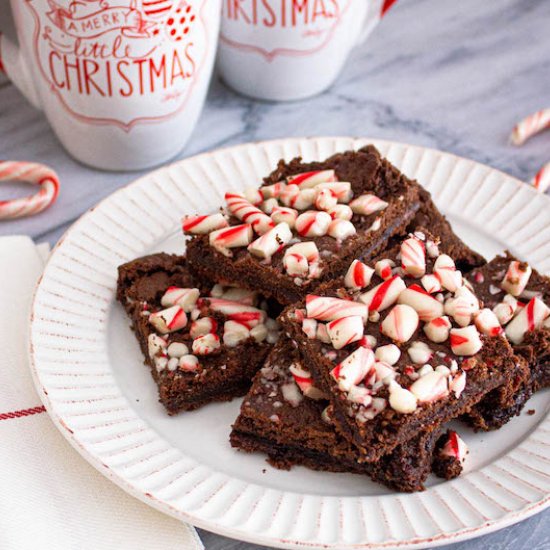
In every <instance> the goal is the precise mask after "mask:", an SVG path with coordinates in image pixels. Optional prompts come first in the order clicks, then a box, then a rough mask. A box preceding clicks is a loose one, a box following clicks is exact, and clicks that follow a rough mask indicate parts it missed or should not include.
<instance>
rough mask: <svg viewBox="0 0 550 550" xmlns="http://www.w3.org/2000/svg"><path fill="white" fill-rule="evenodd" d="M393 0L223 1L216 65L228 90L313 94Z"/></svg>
mask: <svg viewBox="0 0 550 550" xmlns="http://www.w3.org/2000/svg"><path fill="white" fill-rule="evenodd" d="M394 2H395V0H223V12H222V28H221V34H220V45H219V51H218V64H219V70H220V74H221V77H222V79H223V80H224V81H225V82H226V83H227V84H228V85H229V86H230V87H231V88H233V89H234V90H236V91H237V92H239V93H242V94H244V95H248V96H251V97H255V98H258V99H266V100H274V101H288V100H295V99H302V98H305V97H309V96H312V95H315V94H318V93H320V92H322V91H323V90H325V89H326V88H328V87H329V86H330V85H331V84H332V83H333V82H334V81H335V80H336V78H337V76H338V74H339V73H340V70H341V69H342V67H343V65H344V63H345V61H346V59H347V58H348V56H349V54H350V52H351V50H352V49H353V48H354V47H355V46H356V45H357V44H358V43H360V42H362V41H363V40H364V39H365V38H366V37H367V36H368V35H369V34H370V32H371V31H372V30H373V29H374V27H375V26H376V25H377V23H378V22H379V21H380V19H381V18H382V16H383V15H384V14H385V12H386V11H387V10H388V9H389V8H390V7H391V5H392V4H393V3H394Z"/></svg>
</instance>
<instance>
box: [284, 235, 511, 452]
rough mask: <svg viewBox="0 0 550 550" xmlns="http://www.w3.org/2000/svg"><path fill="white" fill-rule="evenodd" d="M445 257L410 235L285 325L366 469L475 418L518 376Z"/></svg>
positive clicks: (288, 315)
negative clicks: (474, 410) (425, 434)
mask: <svg viewBox="0 0 550 550" xmlns="http://www.w3.org/2000/svg"><path fill="white" fill-rule="evenodd" d="M440 248H441V249H442V250H443V249H444V244H442V243H441V244H440V243H438V239H436V238H435V237H433V236H432V235H430V234H429V233H428V232H417V233H415V234H414V235H410V236H409V237H407V238H406V239H403V241H402V242H401V244H400V246H398V247H396V248H394V249H393V250H389V251H387V252H386V253H385V254H384V257H380V258H378V259H377V260H376V261H374V262H370V264H371V265H365V264H364V263H362V262H359V261H357V260H356V261H354V262H353V263H352V264H351V265H350V268H349V270H348V272H347V273H346V275H345V277H341V278H338V279H336V280H335V281H333V282H331V283H327V284H326V285H324V286H322V287H320V288H318V289H317V292H316V294H312V295H308V296H307V297H306V300H305V301H304V302H300V303H298V304H295V305H293V306H290V307H288V308H287V309H285V311H284V312H283V313H282V315H281V316H280V318H279V319H280V321H281V322H282V324H283V327H284V329H285V330H286V332H287V334H288V335H289V336H290V337H291V338H292V339H294V340H295V341H296V342H297V343H298V344H299V348H300V351H301V353H302V354H303V356H304V357H307V358H308V365H309V366H310V369H311V371H312V375H313V378H314V379H315V381H316V384H317V385H318V386H319V387H321V388H323V389H325V390H327V389H328V393H329V398H330V401H331V404H332V406H333V411H334V412H333V419H334V422H335V424H336V425H337V427H338V429H339V430H340V432H341V433H342V434H343V435H344V436H345V437H346V438H347V439H348V440H350V441H352V442H353V443H354V444H355V445H356V446H357V448H358V449H359V451H360V453H361V454H362V459H363V460H365V461H368V462H372V461H376V460H377V459H379V458H380V457H381V456H382V455H384V454H387V453H389V452H391V451H392V450H393V449H394V448H395V447H396V446H397V445H398V444H400V443H403V442H405V441H408V440H409V439H411V438H412V437H414V436H415V435H417V434H418V433H419V432H420V431H422V430H423V429H425V428H426V427H427V426H437V425H440V424H442V423H443V422H446V421H448V420H450V419H452V418H455V417H457V416H458V415H460V414H462V413H464V412H466V411H468V410H469V409H470V408H471V407H472V406H473V405H475V404H476V403H478V402H479V401H480V400H481V399H482V398H483V397H484V396H485V395H486V394H487V393H488V392H490V391H491V390H493V389H495V388H497V387H499V386H502V385H504V384H505V383H508V382H509V380H510V379H511V378H512V377H513V376H514V375H515V373H516V371H517V369H518V366H517V361H516V360H515V356H514V353H513V350H512V348H511V347H510V345H509V343H508V342H507V340H506V339H505V338H504V337H503V336H502V335H500V334H496V335H494V334H493V330H492V324H491V322H490V321H491V319H489V320H487V319H486V311H485V310H484V311H483V312H481V307H480V304H479V300H478V299H477V297H476V296H475V295H474V294H473V292H472V290H471V287H470V286H469V285H467V284H465V282H464V279H463V277H462V274H461V272H460V270H458V269H456V266H455V264H454V261H453V260H452V258H451V257H450V256H448V255H446V254H442V253H441V252H440ZM481 313H483V315H481ZM367 319H368V322H367ZM327 321H328V322H327ZM365 324H366V328H365ZM497 324H498V323H497Z"/></svg>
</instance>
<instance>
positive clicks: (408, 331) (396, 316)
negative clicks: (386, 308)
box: [380, 304, 418, 342]
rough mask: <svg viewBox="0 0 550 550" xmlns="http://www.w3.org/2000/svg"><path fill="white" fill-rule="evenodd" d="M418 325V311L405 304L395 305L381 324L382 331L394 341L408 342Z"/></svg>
mask: <svg viewBox="0 0 550 550" xmlns="http://www.w3.org/2000/svg"><path fill="white" fill-rule="evenodd" d="M417 327H418V313H416V311H415V310H414V309H413V308H412V307H411V306H407V305H405V304H399V305H397V306H394V307H393V308H392V309H391V311H390V312H389V313H388V315H387V316H386V318H385V319H384V320H383V321H382V324H381V325H380V331H381V332H382V334H385V335H386V336H387V337H388V338H391V339H392V340H393V341H394V342H407V341H408V340H409V339H410V338H411V336H412V335H413V334H414V332H415V330H416V329H417Z"/></svg>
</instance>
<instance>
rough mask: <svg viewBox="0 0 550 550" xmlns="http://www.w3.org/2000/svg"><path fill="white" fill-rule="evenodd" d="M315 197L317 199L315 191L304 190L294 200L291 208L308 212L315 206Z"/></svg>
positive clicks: (291, 202)
mask: <svg viewBox="0 0 550 550" xmlns="http://www.w3.org/2000/svg"><path fill="white" fill-rule="evenodd" d="M315 197H317V191H316V190H315V189H303V190H301V191H300V192H299V193H298V194H297V195H296V196H294V197H293V198H292V200H291V201H290V204H289V206H292V207H293V208H296V209H297V210H307V209H308V208H309V207H311V206H313V205H314V204H315Z"/></svg>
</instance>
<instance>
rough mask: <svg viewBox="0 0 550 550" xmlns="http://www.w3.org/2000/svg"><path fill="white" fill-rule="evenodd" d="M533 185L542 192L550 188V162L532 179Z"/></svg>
mask: <svg viewBox="0 0 550 550" xmlns="http://www.w3.org/2000/svg"><path fill="white" fill-rule="evenodd" d="M531 185H532V186H533V187H534V188H535V189H537V190H538V191H540V192H541V193H544V192H545V191H546V190H547V189H548V188H550V162H547V163H546V164H545V165H544V166H543V167H542V168H541V169H540V170H539V171H538V172H537V175H536V176H535V177H534V178H533V179H532V180H531Z"/></svg>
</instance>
